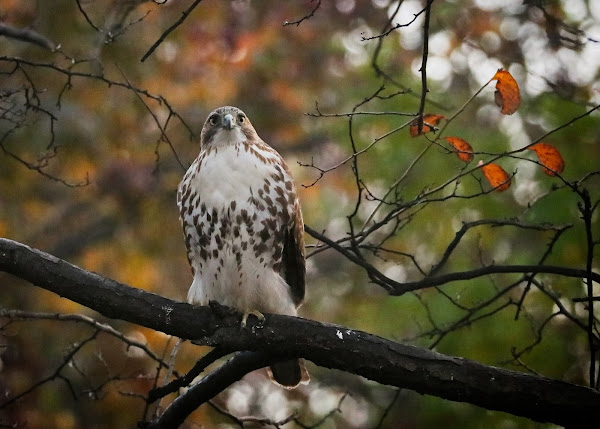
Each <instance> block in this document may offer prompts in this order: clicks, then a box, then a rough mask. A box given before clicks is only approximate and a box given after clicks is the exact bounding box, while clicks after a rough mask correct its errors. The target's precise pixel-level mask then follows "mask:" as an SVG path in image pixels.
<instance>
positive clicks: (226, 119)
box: [223, 113, 235, 130]
mask: <svg viewBox="0 0 600 429" xmlns="http://www.w3.org/2000/svg"><path fill="white" fill-rule="evenodd" d="M234 126H235V120H234V119H233V115H232V114H231V113H228V114H226V115H225V116H223V127H224V128H227V129H228V130H232V129H233V127H234Z"/></svg>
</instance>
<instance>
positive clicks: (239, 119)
mask: <svg viewBox="0 0 600 429" xmlns="http://www.w3.org/2000/svg"><path fill="white" fill-rule="evenodd" d="M244 119H246V117H245V116H244V115H242V114H241V113H240V114H239V115H238V121H240V124H242V123H244Z"/></svg>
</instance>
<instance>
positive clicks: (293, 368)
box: [267, 359, 310, 389]
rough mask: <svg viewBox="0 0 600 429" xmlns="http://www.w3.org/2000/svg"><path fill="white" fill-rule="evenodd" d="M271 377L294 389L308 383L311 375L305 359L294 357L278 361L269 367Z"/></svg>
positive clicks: (276, 381) (280, 383)
mask: <svg viewBox="0 0 600 429" xmlns="http://www.w3.org/2000/svg"><path fill="white" fill-rule="evenodd" d="M267 372H268V374H269V378H271V380H273V381H274V382H275V383H277V384H279V385H280V386H282V387H285V388H286V389H294V388H295V387H298V385H299V384H308V382H309V381H310V376H309V375H308V371H307V370H306V366H305V365H304V359H292V360H284V361H282V362H277V363H274V364H273V365H271V366H270V367H269V368H267Z"/></svg>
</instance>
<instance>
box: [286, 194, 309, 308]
mask: <svg viewBox="0 0 600 429" xmlns="http://www.w3.org/2000/svg"><path fill="white" fill-rule="evenodd" d="M294 191H295V190H294ZM294 194H295V192H294ZM293 211H294V213H290V217H291V219H292V221H291V222H290V226H289V228H287V229H286V230H285V231H284V238H283V254H282V261H281V262H282V273H281V274H282V277H283V278H284V279H285V281H286V282H287V284H288V285H289V286H290V293H291V295H292V300H293V302H294V304H295V305H296V306H299V305H300V304H301V303H302V301H303V300H304V291H305V277H306V265H305V261H304V222H303V220H302V212H301V211H300V203H299V201H298V197H297V196H296V198H295V201H294V205H293Z"/></svg>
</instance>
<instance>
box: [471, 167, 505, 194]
mask: <svg viewBox="0 0 600 429" xmlns="http://www.w3.org/2000/svg"><path fill="white" fill-rule="evenodd" d="M478 165H480V166H481V171H483V175H484V176H485V178H486V179H487V181H488V182H489V183H490V186H491V187H492V188H494V189H495V190H496V191H498V192H502V191H506V190H507V189H508V188H510V176H509V175H508V173H507V172H506V171H504V169H503V168H502V167H500V166H499V165H498V164H493V163H491V164H485V165H483V161H479V164H478Z"/></svg>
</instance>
